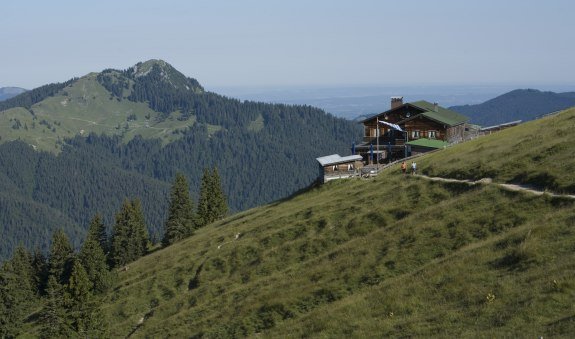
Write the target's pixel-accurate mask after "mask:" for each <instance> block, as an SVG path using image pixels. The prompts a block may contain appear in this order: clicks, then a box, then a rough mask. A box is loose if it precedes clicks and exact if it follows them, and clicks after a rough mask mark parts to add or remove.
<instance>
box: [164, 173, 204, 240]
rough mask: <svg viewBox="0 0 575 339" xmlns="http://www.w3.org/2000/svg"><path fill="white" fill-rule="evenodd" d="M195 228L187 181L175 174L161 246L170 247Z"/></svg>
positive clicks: (179, 174) (182, 176) (180, 175)
mask: <svg viewBox="0 0 575 339" xmlns="http://www.w3.org/2000/svg"><path fill="white" fill-rule="evenodd" d="M195 226H196V225H195V217H194V205H193V201H192V199H191V198H190V191H189V186H188V181H187V180H186V177H185V176H184V175H183V174H182V173H177V174H176V178H175V179H174V183H173V184H172V190H171V193H170V207H169V211H168V219H167V220H166V223H165V226H164V238H163V239H162V245H164V246H168V245H171V244H173V243H174V242H176V241H178V240H181V239H183V238H185V237H186V236H188V235H190V234H192V232H193V230H194V228H195Z"/></svg>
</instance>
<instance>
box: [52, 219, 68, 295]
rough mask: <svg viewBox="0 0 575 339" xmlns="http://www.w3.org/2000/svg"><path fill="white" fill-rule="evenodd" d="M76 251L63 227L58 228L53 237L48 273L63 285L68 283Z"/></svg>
mask: <svg viewBox="0 0 575 339" xmlns="http://www.w3.org/2000/svg"><path fill="white" fill-rule="evenodd" d="M73 259H74V251H73V250H72V245H70V240H68V236H67V235H66V233H64V231H63V230H62V229H59V230H57V231H56V232H55V233H54V236H53V237H52V244H51V245H50V257H49V259H48V273H49V275H51V276H54V278H56V281H57V282H58V283H59V284H61V285H66V284H67V283H68V279H69V278H70V273H71V270H72V263H73Z"/></svg>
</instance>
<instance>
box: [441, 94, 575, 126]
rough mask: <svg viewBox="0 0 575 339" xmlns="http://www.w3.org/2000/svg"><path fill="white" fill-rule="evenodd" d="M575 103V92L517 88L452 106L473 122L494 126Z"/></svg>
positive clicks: (527, 118)
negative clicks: (492, 96)
mask: <svg viewBox="0 0 575 339" xmlns="http://www.w3.org/2000/svg"><path fill="white" fill-rule="evenodd" d="M572 106H575V92H566V93H554V92H542V91H538V90H535V89H517V90H514V91H511V92H509V93H505V94H503V95H500V96H498V97H497V98H494V99H491V100H488V101H486V102H484V103H482V104H478V105H464V106H453V107H450V108H449V109H452V110H454V111H456V112H459V113H461V114H464V115H467V116H468V117H469V118H470V119H471V122H472V123H474V124H478V125H482V126H491V125H497V124H502V123H505V122H510V121H515V120H523V121H528V120H532V119H534V118H536V117H538V116H540V115H543V114H547V113H551V112H555V111H559V110H562V109H566V108H569V107H572Z"/></svg>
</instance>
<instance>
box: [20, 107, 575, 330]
mask: <svg viewBox="0 0 575 339" xmlns="http://www.w3.org/2000/svg"><path fill="white" fill-rule="evenodd" d="M556 124H557V126H556ZM574 125H575V110H570V111H567V112H564V113H562V114H560V115H558V116H555V117H550V118H547V119H542V120H539V121H535V122H532V123H529V124H525V125H521V126H518V127H515V128H513V129H510V130H508V131H507V132H505V133H504V132H501V133H499V134H495V135H492V136H487V137H484V138H481V139H478V140H476V141H473V142H470V143H467V144H462V145H458V146H454V147H453V148H450V149H448V150H443V151H439V152H437V153H434V154H430V155H427V156H424V157H423V158H422V159H421V160H420V161H418V162H419V163H420V166H421V167H422V168H423V170H424V171H428V172H430V173H435V174H437V173H446V174H449V173H453V174H454V175H455V173H459V172H453V171H452V172H448V171H447V169H446V170H445V171H446V172H438V171H441V168H443V167H442V165H441V164H452V163H455V164H457V162H458V161H460V164H461V165H460V166H461V171H460V172H461V173H471V172H472V170H470V168H475V167H476V166H470V167H469V168H467V167H465V164H466V162H464V160H466V159H471V157H475V158H481V159H482V160H483V161H484V162H486V163H488V162H489V161H493V162H497V161H503V160H499V159H500V158H501V159H504V161H505V163H506V164H509V166H511V167H512V168H515V167H516V168H521V169H522V171H525V173H535V172H536V171H537V170H540V171H544V170H545V169H544V168H542V167H541V166H540V165H539V164H538V163H537V162H534V161H531V157H532V156H533V153H528V154H527V155H523V156H521V154H522V153H521V152H522V150H521V147H522V146H521V145H523V143H518V141H516V140H524V142H525V141H527V140H525V138H527V136H531V135H532V133H533V130H534V129H535V130H537V131H538V133H539V134H538V135H539V136H540V139H539V140H542V143H543V146H542V147H547V148H553V147H555V146H556V145H557V144H560V143H563V142H573V141H574V140H573V138H574V136H573V134H567V135H564V139H561V140H556V138H551V136H552V135H555V134H556V133H558V131H561V128H563V127H564V128H572V127H574ZM552 126H556V127H558V128H551V127H552ZM559 127H560V128H559ZM491 143H494V144H491ZM487 145H500V146H498V147H492V148H489V149H488V151H486V150H485V149H487ZM525 147H529V144H526V146H525ZM553 149H556V150H557V151H556V153H554V155H553V156H557V157H560V158H561V159H563V161H564V166H561V167H559V169H558V170H557V172H556V175H559V176H561V175H565V176H567V175H571V174H570V173H568V172H567V171H566V169H568V168H571V166H574V165H575V157H573V156H572V153H571V152H572V151H571V149H569V148H565V147H555V148H553ZM513 150H515V151H516V152H517V156H516V157H513V156H510V154H511V153H513ZM483 157H488V158H483ZM458 159H462V160H458ZM514 164H515V165H516V166H515V167H513V166H512V165H514ZM445 166H448V165H445ZM453 166H455V165H453ZM497 168H501V166H499V167H497ZM436 171H437V172H436ZM502 173H503V174H502V175H501V176H498V172H490V175H489V176H490V177H492V178H495V180H496V181H497V180H506V179H505V178H508V175H511V176H513V175H514V174H513V173H512V171H510V172H509V173H508V172H505V171H502ZM517 173H519V172H517ZM457 175H463V174H457ZM550 175H551V174H550ZM553 175H555V174H553ZM477 176H482V174H477ZM514 178H515V181H518V182H519V183H532V181H530V180H529V179H528V178H529V177H528V176H527V177H525V176H514ZM523 178H526V179H525V181H522V179H523ZM574 204H575V202H574V201H573V200H572V199H568V198H557V197H556V198H553V197H550V196H547V195H543V196H535V195H530V194H528V193H523V192H511V191H505V190H503V189H501V188H499V187H498V186H496V185H488V184H485V185H467V184H461V183H443V182H432V181H428V180H426V179H424V178H419V177H411V176H407V177H403V176H402V175H401V174H400V171H399V169H398V168H391V169H388V170H386V171H385V172H383V173H382V174H380V175H379V176H378V177H377V178H374V179H368V180H367V179H357V180H341V181H332V182H329V183H328V184H326V185H323V186H321V187H313V188H310V189H308V190H307V191H306V192H303V193H302V194H299V195H295V196H293V197H291V198H287V199H284V200H283V201H278V202H277V203H274V204H271V205H268V206H263V207H259V208H256V209H252V210H249V211H246V212H243V213H239V214H236V215H233V216H231V217H229V218H227V219H225V220H223V221H221V222H217V223H215V224H212V225H209V226H207V227H205V228H203V229H200V230H198V231H197V232H196V234H195V235H194V236H192V237H190V238H188V239H186V240H184V241H182V242H179V243H177V244H175V245H172V246H170V247H168V248H165V249H162V250H158V251H156V252H155V253H152V254H150V255H148V256H146V257H144V258H142V259H140V260H138V261H136V262H134V263H132V264H130V265H129V267H128V268H127V269H126V270H122V271H121V272H118V275H119V276H118V282H117V284H116V286H115V287H114V288H113V289H112V291H111V292H109V293H108V294H107V295H106V296H105V297H104V305H103V307H102V309H103V311H104V313H105V314H106V315H107V318H108V321H109V323H110V335H111V336H112V337H126V336H129V335H130V334H131V335H132V336H133V337H158V336H159V337H166V336H171V337H198V338H199V337H205V338H216V337H217V338H222V337H244V336H262V337H274V338H275V337H399V336H401V337H411V336H419V337H429V336H436V337H483V336H485V337H517V336H519V337H539V336H543V337H555V336H556V337H567V336H569V335H571V334H572V333H574V331H575V308H574V304H573V300H575V282H574V281H573V272H574V271H575V251H574V250H573V249H574V248H575V247H574V246H575V209H574ZM34 331H35V327H34V325H33V323H32V324H29V333H34Z"/></svg>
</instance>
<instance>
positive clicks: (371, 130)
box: [366, 128, 438, 139]
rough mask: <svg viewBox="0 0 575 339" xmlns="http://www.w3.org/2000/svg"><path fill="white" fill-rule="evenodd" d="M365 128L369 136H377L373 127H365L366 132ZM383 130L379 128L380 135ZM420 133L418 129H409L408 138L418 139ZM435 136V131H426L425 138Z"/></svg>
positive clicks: (434, 137) (436, 134) (436, 133)
mask: <svg viewBox="0 0 575 339" xmlns="http://www.w3.org/2000/svg"><path fill="white" fill-rule="evenodd" d="M367 130H369V136H370V137H372V138H375V137H376V136H377V131H376V129H375V128H369V129H368V128H366V132H367ZM383 131H384V130H382V129H380V135H383ZM421 133H422V132H421V131H420V130H414V131H411V134H410V138H411V139H419V138H421V135H422V134H421ZM366 135H367V133H366ZM437 136H438V132H437V131H427V138H429V139H436V138H437Z"/></svg>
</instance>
